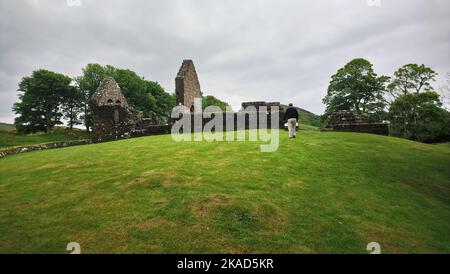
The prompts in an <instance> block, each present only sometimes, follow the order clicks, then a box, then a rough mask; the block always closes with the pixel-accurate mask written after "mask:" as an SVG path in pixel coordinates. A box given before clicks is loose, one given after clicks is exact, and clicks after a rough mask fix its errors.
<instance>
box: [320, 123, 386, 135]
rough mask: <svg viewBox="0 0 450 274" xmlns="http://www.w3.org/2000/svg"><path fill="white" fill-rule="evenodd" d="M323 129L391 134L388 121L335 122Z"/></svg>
mask: <svg viewBox="0 0 450 274" xmlns="http://www.w3.org/2000/svg"><path fill="white" fill-rule="evenodd" d="M321 130H322V131H344V132H361V133H372V134H378V135H389V124H386V123H359V124H335V125H329V126H327V127H325V128H323V129H321Z"/></svg>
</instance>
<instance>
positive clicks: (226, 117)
mask: <svg viewBox="0 0 450 274" xmlns="http://www.w3.org/2000/svg"><path fill="white" fill-rule="evenodd" d="M188 115H191V118H190V119H191V132H198V131H201V130H202V129H203V128H204V126H205V125H206V124H207V123H208V122H209V121H211V120H213V119H214V118H215V115H219V117H220V118H219V119H220V120H221V121H222V130H223V131H227V124H230V125H231V124H233V127H231V128H229V130H230V131H236V130H243V129H246V130H247V129H262V128H267V129H271V128H277V127H278V129H284V121H283V120H282V119H283V117H284V112H281V111H280V113H279V120H278V121H277V124H276V125H272V124H271V114H270V113H267V114H264V115H265V116H266V117H267V118H266V119H267V120H266V121H267V124H266V125H263V124H262V123H260V121H259V113H258V112H246V113H243V112H242V113H241V112H230V113H226V112H222V113H217V114H214V113H212V116H211V117H204V116H203V117H198V116H201V114H188ZM195 119H198V120H201V121H202V123H201V128H200V125H196V124H195V122H194V121H195ZM238 119H242V120H243V121H244V128H239V129H238V128H237V127H238ZM251 119H255V120H256V121H257V124H256V128H251V127H250V120H251ZM177 120H178V119H172V123H175V122H176V121H177ZM170 130H171V128H169V133H170Z"/></svg>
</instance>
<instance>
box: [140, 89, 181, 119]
mask: <svg viewBox="0 0 450 274" xmlns="http://www.w3.org/2000/svg"><path fill="white" fill-rule="evenodd" d="M147 86H148V92H149V93H150V94H151V95H152V96H153V97H154V98H155V100H156V103H155V108H154V109H153V111H154V112H155V114H156V117H157V118H158V120H159V122H160V123H166V122H167V117H169V115H170V113H171V111H172V109H173V108H174V107H175V104H176V99H175V98H176V97H175V96H174V94H173V95H172V94H169V93H167V92H166V91H165V90H164V88H163V87H161V86H160V85H159V84H158V82H152V81H147Z"/></svg>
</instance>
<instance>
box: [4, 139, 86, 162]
mask: <svg viewBox="0 0 450 274" xmlns="http://www.w3.org/2000/svg"><path fill="white" fill-rule="evenodd" d="M91 143H92V140H89V139H82V140H73V141H63V142H54V143H46V144H39V145H29V146H22V147H13V148H6V149H2V150H0V158H3V157H6V156H8V155H13V154H19V153H25V152H31V151H35V150H43V149H51V148H61V147H71V146H79V145H87V144H91Z"/></svg>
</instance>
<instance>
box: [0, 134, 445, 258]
mask: <svg viewBox="0 0 450 274" xmlns="http://www.w3.org/2000/svg"><path fill="white" fill-rule="evenodd" d="M260 144H261V143H259V142H180V143H176V142H173V141H172V139H171V137H170V135H161V136H150V137H142V138H135V139H129V140H122V141H116V142H108V143H101V144H94V145H85V146H77V147H69V148H62V149H53V150H45V151H35V152H30V153H24V154H18V155H13V156H8V157H6V158H3V159H0V204H1V207H0V253H5V252H17V253H21V252H32V253H35V252H43V253H47V252H50V253H65V252H66V251H65V248H66V245H67V243H68V242H71V241H75V242H78V243H80V244H81V250H82V252H83V253H119V252H124V253H142V252H145V253H182V252H188V253H191V252H192V253H207V252H218V253H272V252H274V253H367V251H366V250H365V248H366V245H367V243H369V242H373V241H375V242H378V243H380V245H381V251H382V253H423V252H432V253H449V252H450V233H449V232H450V169H449V166H450V149H449V148H448V147H445V146H435V145H427V144H422V143H416V142H412V141H408V140H403V139H398V138H391V137H384V136H376V135H369V134H354V133H337V132H336V133H334V132H327V133H321V132H319V131H313V130H304V131H301V132H300V134H299V137H298V138H297V139H292V140H290V139H288V138H287V133H286V132H285V131H281V135H280V147H279V149H278V151H276V152H273V153H261V152H260V150H259V148H260V147H259V145H260Z"/></svg>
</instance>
